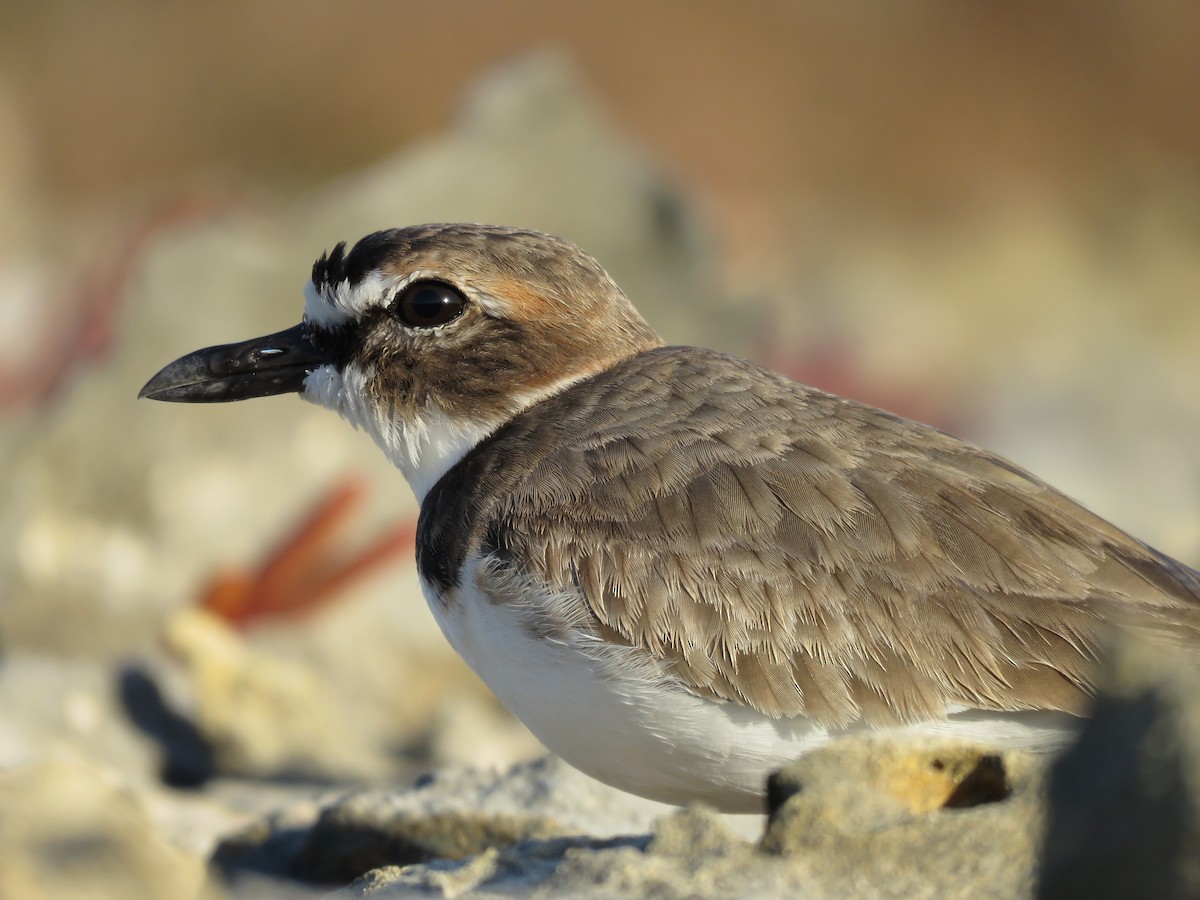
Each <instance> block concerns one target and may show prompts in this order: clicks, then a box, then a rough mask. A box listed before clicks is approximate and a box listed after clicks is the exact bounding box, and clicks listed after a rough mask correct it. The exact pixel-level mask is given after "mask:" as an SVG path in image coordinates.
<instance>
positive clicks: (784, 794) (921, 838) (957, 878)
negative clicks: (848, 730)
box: [762, 737, 1044, 897]
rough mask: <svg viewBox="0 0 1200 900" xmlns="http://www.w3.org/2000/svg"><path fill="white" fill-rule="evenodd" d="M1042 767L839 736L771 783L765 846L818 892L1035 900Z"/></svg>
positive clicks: (946, 746) (976, 752)
mask: <svg viewBox="0 0 1200 900" xmlns="http://www.w3.org/2000/svg"><path fill="white" fill-rule="evenodd" d="M1043 765H1044V763H1043V761H1041V760H1039V759H1037V758H1035V757H1032V756H1030V755H1028V754H1023V753H1018V752H999V751H996V750H991V749H987V748H980V747H977V746H973V745H970V744H963V743H960V742H956V741H952V740H948V739H933V738H912V739H904V738H889V739H886V740H885V739H881V738H872V737H863V738H858V737H856V738H850V739H847V740H840V741H836V742H834V743H831V744H830V745H828V746H827V747H824V748H822V749H820V750H818V751H816V752H814V753H810V754H808V755H807V756H805V757H804V758H803V759H802V760H800V761H799V762H797V763H795V764H794V765H792V766H790V767H788V768H787V769H784V770H783V771H782V772H780V773H778V774H777V775H775V776H773V777H772V781H771V795H772V798H773V800H774V803H775V808H774V809H773V810H772V812H771V816H770V819H769V821H768V824H767V829H766V833H765V834H764V835H763V839H762V849H763V850H764V851H766V852H769V853H775V854H780V855H784V856H790V857H792V858H794V859H796V860H797V861H799V863H800V864H801V865H803V866H804V868H805V869H806V870H807V871H808V877H809V878H810V879H811V883H813V884H819V885H821V886H822V891H821V892H820V893H819V894H818V895H819V896H853V895H856V894H858V893H859V892H861V891H868V892H872V893H876V894H877V895H880V896H884V895H886V896H895V897H911V896H965V895H978V896H1002V897H1005V896H1007V897H1017V896H1027V895H1028V893H1029V891H1030V889H1031V887H1032V884H1033V868H1034V863H1035V860H1036V851H1037V846H1038V839H1039V836H1040V834H1041V830H1042V817H1043V812H1042V806H1041V798H1040V791H1041V785H1042V781H1043V774H1044V773H1043Z"/></svg>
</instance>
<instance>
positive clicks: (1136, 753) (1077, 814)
mask: <svg viewBox="0 0 1200 900" xmlns="http://www.w3.org/2000/svg"><path fill="white" fill-rule="evenodd" d="M1049 805H1050V811H1049V820H1048V823H1047V829H1046V845H1045V856H1044V861H1043V863H1042V872H1041V881H1040V886H1039V896H1041V897H1045V898H1053V897H1063V896H1079V897H1132V896H1144V897H1197V896H1200V672H1197V670H1196V669H1195V668H1194V667H1193V666H1191V665H1188V664H1186V663H1185V662H1183V661H1182V660H1180V659H1178V658H1174V657H1171V656H1170V655H1164V654H1163V653H1162V652H1161V650H1159V649H1157V648H1152V647H1147V646H1146V645H1144V644H1140V643H1138V642H1137V641H1136V640H1132V639H1129V638H1125V639H1121V640H1118V641H1116V643H1115V644H1114V647H1113V648H1112V651H1111V654H1110V659H1109V661H1108V666H1107V672H1106V677H1105V680H1104V693H1103V694H1102V695H1101V696H1100V698H1099V700H1098V702H1097V704H1096V709H1095V715H1094V717H1093V718H1092V719H1090V720H1089V721H1088V722H1087V724H1086V725H1085V726H1084V728H1083V731H1082V732H1081V734H1080V737H1079V741H1078V743H1076V744H1075V745H1074V746H1073V747H1072V748H1071V749H1070V750H1069V751H1067V752H1066V753H1065V754H1063V756H1062V757H1061V758H1060V759H1059V760H1058V761H1057V762H1056V763H1055V765H1054V768H1053V771H1052V778H1051V783H1050V791H1049Z"/></svg>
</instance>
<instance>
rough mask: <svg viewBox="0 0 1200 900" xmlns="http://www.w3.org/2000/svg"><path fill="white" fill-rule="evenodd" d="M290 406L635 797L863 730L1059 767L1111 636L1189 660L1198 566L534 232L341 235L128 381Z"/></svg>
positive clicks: (561, 747) (1198, 640) (472, 658)
mask: <svg viewBox="0 0 1200 900" xmlns="http://www.w3.org/2000/svg"><path fill="white" fill-rule="evenodd" d="M283 393H299V394H301V395H302V396H303V397H304V398H305V399H307V400H310V401H312V402H314V403H318V404H320V405H322V406H326V407H329V408H330V409H333V410H334V411H336V412H338V413H340V414H341V415H342V416H343V417H345V418H346V419H347V420H349V422H350V423H351V424H353V425H354V426H356V427H358V428H362V429H364V430H365V431H367V432H368V433H369V434H370V435H371V436H372V437H373V438H374V439H375V441H376V442H377V443H378V444H379V446H380V447H381V448H382V450H383V452H384V453H386V454H387V456H388V457H389V459H391V460H392V462H393V463H394V464H395V465H396V466H397V468H399V469H400V471H401V472H402V473H403V474H404V476H405V478H406V479H407V480H408V483H409V484H410V485H411V486H412V489H413V491H414V493H415V494H416V496H417V499H418V501H419V502H420V504H421V513H420V521H419V526H418V538H417V564H418V568H419V573H420V579H421V585H422V588H423V590H424V593H425V597H426V599H427V600H428V602H429V606H430V608H431V609H432V610H433V614H434V616H435V617H436V618H437V621H438V623H439V624H440V626H441V628H442V631H443V632H444V634H445V635H446V638H447V639H448V640H449V642H450V643H451V644H452V645H453V647H454V648H455V650H457V651H458V652H459V653H460V654H461V655H462V656H463V658H464V659H465V660H466V661H467V663H468V664H469V665H470V666H471V668H472V669H474V670H475V671H476V672H477V673H478V674H479V676H480V677H481V678H482V679H483V680H484V681H485V682H486V683H487V684H488V685H489V686H490V687H491V689H492V690H493V691H495V693H496V695H497V696H498V697H499V698H500V700H501V701H502V702H503V703H504V704H505V705H506V706H507V707H508V708H509V709H510V710H511V711H512V712H513V713H514V714H515V715H516V716H517V717H518V718H520V719H521V720H522V721H523V722H524V723H525V724H526V725H527V726H528V727H529V729H530V730H531V731H532V732H533V733H534V734H535V735H537V737H538V738H540V739H541V740H542V742H543V743H544V744H545V745H546V746H547V747H548V748H549V749H550V750H552V751H554V752H555V753H557V754H559V755H560V756H562V757H563V758H564V759H565V760H567V761H568V762H570V763H571V764H573V765H575V766H576V767H578V768H579V769H581V770H583V771H584V772H586V773H588V774H590V775H592V776H594V777H596V778H598V779H600V780H601V781H605V782H608V783H609V784H612V785H615V786H616V787H619V788H622V789H624V790H627V791H630V792H633V793H636V794H641V795H643V796H646V797H650V798H653V799H657V800H662V801H666V802H670V803H684V802H688V801H692V800H699V801H706V802H708V803H710V804H713V805H715V806H716V807H717V808H718V809H722V810H726V811H733V812H737V811H750V810H755V809H758V808H759V807H760V805H761V802H762V801H761V798H762V795H763V793H764V779H765V777H766V775H767V774H768V773H769V772H770V771H771V770H772V769H774V768H776V767H778V766H780V765H782V764H785V763H787V762H789V761H790V760H792V759H794V758H796V757H798V756H800V755H802V754H803V753H805V752H806V751H808V750H810V749H812V748H814V747H817V746H820V745H821V744H823V743H825V742H826V741H828V740H829V739H830V738H831V737H834V736H837V735H842V734H847V733H851V732H855V731H864V730H869V731H876V730H907V731H910V732H919V733H929V734H947V735H957V736H961V737H963V738H969V739H977V740H982V741H986V742H989V743H993V744H996V743H999V744H1003V745H1004V746H1009V747H1013V746H1020V747H1028V748H1031V749H1034V750H1040V749H1046V748H1050V747H1053V746H1056V745H1058V744H1060V743H1061V742H1062V741H1063V740H1064V739H1065V738H1066V737H1067V736H1069V734H1070V733H1071V731H1072V724H1073V723H1074V722H1076V721H1078V717H1079V715H1081V714H1083V713H1084V712H1085V709H1086V702H1087V696H1088V693H1089V687H1090V683H1091V678H1092V674H1093V669H1094V664H1095V661H1096V657H1097V653H1098V646H1099V644H1100V643H1101V641H1102V637H1101V635H1102V633H1103V631H1104V630H1105V629H1106V627H1107V626H1109V625H1115V626H1119V627H1124V628H1129V629H1132V630H1134V631H1136V632H1138V633H1140V634H1141V635H1143V636H1144V637H1145V638H1146V639H1149V640H1152V641H1158V642H1161V643H1162V644H1164V645H1173V646H1175V647H1177V648H1180V649H1181V650H1185V651H1186V650H1194V649H1195V648H1196V647H1197V646H1200V573H1197V572H1196V571H1193V570H1192V569H1190V568H1188V567H1186V566H1184V565H1182V564H1180V563H1178V562H1176V561H1175V560H1173V559H1170V558H1169V557H1167V556H1164V555H1163V554H1161V553H1159V552H1157V551H1156V550H1154V549H1152V548H1151V547H1148V546H1147V545H1145V544H1143V543H1141V542H1140V541H1138V540H1136V539H1134V538H1132V537H1130V536H1129V535H1127V534H1125V533H1124V532H1122V531H1120V530H1119V529H1117V528H1116V527H1114V526H1113V525H1111V524H1109V523H1108V522H1106V521H1104V520H1103V519H1101V518H1099V517H1098V516H1096V515H1093V514H1092V513H1090V512H1088V511H1087V510H1086V509H1084V508H1083V507H1082V506H1080V505H1079V504H1077V503H1075V502H1074V501H1072V500H1070V499H1068V498H1067V497H1065V496H1064V495H1063V494H1061V493H1059V492H1058V491H1056V490H1054V489H1053V488H1051V487H1050V486H1048V485H1047V484H1045V483H1044V482H1042V481H1040V480H1038V479H1037V478H1036V477H1034V476H1033V475H1031V474H1029V473H1028V472H1026V471H1024V470H1023V469H1021V468H1019V467H1017V466H1015V465H1013V464H1012V463H1010V462H1008V461H1006V460H1004V459H1001V458H1000V457H998V456H995V455H993V454H991V453H988V452H986V451H984V450H981V449H979V448H978V447H975V446H972V445H970V444H968V443H964V442H963V441H960V440H957V439H956V438H953V437H951V436H949V435H947V434H945V433H943V432H941V431H938V430H936V429H934V428H932V427H929V426H925V425H921V424H918V423H916V422H912V421H909V420H906V419H902V418H900V417H898V416H895V415H892V414H889V413H887V412H883V411H881V410H878V409H874V408H872V407H870V406H866V405H863V404H860V403H856V402H854V401H852V400H847V399H843V398H841V397H836V396H833V395H831V394H827V393H824V392H822V391H820V390H817V389H815V388H812V387H808V386H805V385H803V384H799V383H797V382H795V381H791V380H789V379H787V378H785V377H784V376H782V375H779V374H777V373H775V372H773V371H770V370H768V369H765V368H762V367H760V366H757V365H755V364H753V363H751V362H747V361H745V360H742V359H737V358H734V357H732V356H727V355H724V354H721V353H717V352H713V351H710V350H703V349H698V348H694V347H670V346H666V345H665V343H664V341H663V340H662V339H661V338H660V337H659V336H658V335H657V334H656V333H655V332H654V331H653V330H652V329H651V328H650V326H649V325H647V323H646V322H645V320H644V319H643V318H642V317H641V316H640V315H639V314H638V312H637V311H636V310H635V309H634V307H633V305H632V304H631V303H630V301H629V300H628V299H627V298H626V296H625V294H623V293H622V291H621V290H620V288H619V287H618V286H617V285H616V284H615V283H614V282H613V281H612V279H611V278H610V277H609V276H608V275H607V274H606V273H605V271H604V270H603V269H602V268H601V267H600V266H599V265H598V264H597V263H596V262H595V261H593V260H592V259H591V258H590V257H589V256H587V255H586V254H585V253H584V252H583V251H582V250H580V249H579V248H577V247H575V246H573V245H572V244H569V243H567V242H565V241H563V240H559V239H557V238H554V237H550V236H548V235H545V234H541V233H538V232H534V231H526V230H520V229H515V228H504V227H494V226H482V225H463V224H445V225H422V226H416V227H409V228H400V229H395V230H390V231H382V232H378V233H376V234H372V235H369V236H368V237H365V238H363V239H362V240H360V241H359V242H358V243H357V244H355V245H354V247H353V249H351V250H349V252H347V251H346V247H345V245H344V244H338V245H337V247H335V248H334V250H333V251H332V252H331V253H329V254H327V255H324V256H322V257H321V258H320V259H319V260H318V261H317V262H316V264H315V265H314V266H313V269H312V279H311V281H310V282H309V283H308V285H307V287H306V289H305V311H304V318H303V322H302V324H300V325H297V326H295V327H294V328H290V329H288V330H286V331H282V332H280V333H278V334H274V335H270V336H268V337H264V338H257V339H254V340H250V341H245V342H243V343H238V344H231V345H225V346H221V347H212V348H208V349H205V350H199V351H197V352H195V353H191V354H189V355H187V356H184V357H183V358H181V359H179V360H177V361H176V362H173V363H171V364H170V365H168V366H167V367H166V368H164V369H163V370H162V371H161V372H159V373H158V374H157V375H155V376H154V378H152V379H151V380H150V382H149V383H148V384H147V385H146V386H145V387H144V388H143V389H142V392H141V396H143V397H151V398H154V399H158V400H174V401H183V402H193V403H195V402H211V401H226V400H243V399H246V398H249V397H260V396H266V395H271V394H283Z"/></svg>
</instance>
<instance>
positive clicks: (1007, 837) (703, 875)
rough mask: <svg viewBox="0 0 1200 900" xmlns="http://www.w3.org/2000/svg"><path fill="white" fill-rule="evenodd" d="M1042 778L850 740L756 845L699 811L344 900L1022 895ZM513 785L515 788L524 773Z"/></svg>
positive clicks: (934, 750) (791, 778) (816, 756)
mask: <svg viewBox="0 0 1200 900" xmlns="http://www.w3.org/2000/svg"><path fill="white" fill-rule="evenodd" d="M1042 772H1043V770H1042V764H1041V763H1040V761H1039V760H1037V759H1035V758H1034V757H1031V756H1028V755H1024V754H1020V753H1006V752H1000V751H995V750H989V749H986V748H980V747H977V746H973V745H968V744H963V743H959V742H955V741H950V740H932V739H925V738H905V737H892V738H888V739H880V738H870V737H863V738H850V739H844V740H839V741H835V742H833V743H832V744H830V745H829V746H828V747H825V748H822V749H821V750H818V751H815V752H814V753H811V754H809V755H808V756H806V757H805V758H804V759H802V760H800V761H799V762H797V763H796V764H794V765H792V766H790V767H788V768H787V769H785V770H784V771H783V772H781V773H779V774H778V775H776V776H775V777H774V779H773V781H772V789H771V794H772V800H773V804H774V808H773V810H772V813H771V816H770V819H769V821H768V823H767V827H766V831H765V833H764V834H763V835H762V838H761V840H760V841H758V842H757V843H754V842H752V841H749V840H747V839H746V837H745V836H744V834H743V832H744V831H745V826H746V824H748V823H755V820H754V819H751V818H750V817H735V816H720V815H718V814H717V813H715V812H712V811H711V810H707V809H704V808H691V809H685V810H676V811H674V812H671V813H669V814H667V815H664V816H662V817H661V818H659V819H658V820H657V821H656V822H655V823H654V824H653V825H652V827H651V830H650V833H649V834H640V833H637V832H634V831H630V832H627V833H626V834H625V836H623V837H620V838H609V839H605V838H600V837H588V838H579V837H563V838H552V839H544V840H529V841H526V842H524V843H519V844H515V845H512V846H509V847H507V848H504V847H493V848H490V849H489V850H487V851H485V852H484V853H482V854H480V855H479V856H476V857H474V858H472V859H468V860H464V861H458V862H454V861H447V860H441V861H437V862H431V863H427V864H423V865H411V866H406V867H395V866H393V867H388V868H385V869H380V870H376V871H375V872H372V873H369V874H368V875H366V876H364V877H363V878H361V879H359V880H358V881H357V882H355V883H354V884H353V885H351V886H350V887H349V888H347V889H346V890H345V891H343V892H342V893H341V894H340V895H339V896H346V897H350V896H356V897H373V898H400V897H409V896H428V894H429V893H434V894H436V895H441V896H455V897H457V896H465V897H475V898H490V897H500V896H512V895H513V894H519V895H520V896H525V897H532V898H542V897H546V898H549V897H563V896H571V897H643V896H656V897H695V898H708V897H713V898H716V897H729V896H755V897H759V896H761V897H793V896H804V897H806V898H825V897H829V898H840V897H848V896H872V897H943V896H966V895H972V896H975V895H977V896H980V897H1027V896H1029V894H1030V892H1031V890H1032V886H1033V869H1034V863H1035V855H1036V849H1037V844H1038V838H1039V836H1040V834H1041V823H1042V807H1041V803H1040V797H1041V792H1040V785H1041V783H1042ZM509 777H514V778H516V779H517V783H518V784H519V783H520V773H519V772H515V773H512V774H510V776H509ZM503 782H504V779H501V781H500V782H498V784H497V786H496V788H494V789H495V790H500V789H501V788H500V785H502V784H503ZM560 803H561V804H562V805H561V806H559V807H557V808H556V807H554V806H551V807H549V813H550V814H551V815H560V814H561V813H562V812H563V811H566V810H570V809H571V808H572V798H571V797H570V796H564V797H562V798H561V800H560ZM539 808H546V807H539Z"/></svg>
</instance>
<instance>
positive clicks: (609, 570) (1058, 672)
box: [491, 348, 1200, 726]
mask: <svg viewBox="0 0 1200 900" xmlns="http://www.w3.org/2000/svg"><path fill="white" fill-rule="evenodd" d="M587 388H588V389H587V390H586V391H584V390H569V391H567V392H565V393H564V394H563V395H561V396H559V397H557V398H555V399H552V400H550V401H546V402H544V403H542V404H539V405H538V406H537V407H535V408H534V409H533V410H530V411H528V412H527V413H525V414H524V415H523V416H522V417H521V419H523V420H524V421H522V422H520V423H519V425H518V427H516V428H515V429H509V433H507V434H504V435H502V436H501V437H500V439H499V442H500V444H501V445H503V444H504V443H505V441H507V442H508V443H509V444H510V446H508V447H507V448H505V447H504V446H501V447H500V449H498V450H494V452H500V453H510V454H513V456H519V457H520V458H521V460H522V464H521V465H517V466H516V467H515V470H514V471H517V472H518V474H516V475H511V476H509V477H507V478H506V479H505V484H504V485H503V490H499V489H498V490H497V491H496V501H495V505H494V508H493V516H492V519H491V528H492V531H493V532H502V538H503V540H502V543H503V544H504V545H505V549H506V550H507V551H508V552H510V553H512V554H513V555H514V557H515V558H516V560H517V561H519V563H520V564H521V565H523V566H528V567H530V568H532V569H533V570H534V571H536V572H538V573H539V574H540V575H541V577H543V578H544V579H545V580H546V581H547V582H549V583H550V584H552V585H555V586H557V587H559V588H561V589H563V590H568V591H569V590H572V589H576V588H577V589H578V590H579V591H580V592H581V594H582V596H583V598H585V600H586V603H587V606H588V608H589V610H590V613H591V615H592V616H593V617H594V622H595V626H596V628H597V630H598V631H599V632H601V633H603V634H605V635H606V636H608V637H610V638H616V639H619V640H621V641H623V642H625V643H627V644H629V645H631V646H633V647H636V648H640V649H641V650H643V651H644V652H645V653H647V654H649V655H650V656H652V657H654V658H656V659H658V660H660V661H661V662H662V663H663V664H664V665H665V666H666V668H667V670H668V671H669V672H670V673H671V674H672V675H673V677H675V678H676V679H678V681H679V682H680V683H682V684H683V685H685V686H686V687H687V688H688V689H690V690H691V691H693V692H695V693H697V694H699V695H702V696H707V697H712V698H716V699H720V700H728V701H734V702H737V703H743V704H747V705H749V706H752V707H754V708H755V709H757V710H760V711H762V712H763V713H766V714H768V715H770V716H776V717H783V716H795V715H806V716H809V717H811V718H813V719H815V720H817V721H819V722H820V723H822V724H825V725H829V726H837V725H845V724H847V723H850V722H853V721H857V720H860V719H864V720H867V721H871V722H909V721H916V720H920V719H928V718H931V717H938V716H941V715H944V713H945V711H946V709H947V707H948V706H951V705H956V704H961V705H965V706H968V707H976V708H985V709H996V710H1015V709H1055V710H1068V711H1077V710H1079V708H1080V706H1081V703H1082V701H1083V699H1084V697H1085V695H1086V693H1087V691H1088V687H1089V683H1090V678H1091V670H1092V664H1093V661H1094V657H1095V655H1096V650H1097V642H1098V639H1099V632H1100V630H1101V629H1102V625H1103V623H1105V622H1112V623H1118V624H1121V625H1126V626H1129V627H1133V628H1137V629H1139V630H1141V631H1144V632H1146V633H1148V634H1151V635H1153V636H1156V637H1158V638H1160V639H1165V640H1168V641H1173V642H1175V643H1177V644H1179V645H1182V646H1189V647H1196V646H1197V645H1200V576H1197V573H1195V572H1194V571H1192V570H1190V569H1188V568H1186V567H1185V566H1182V565H1180V564H1179V563H1176V562H1175V561H1173V560H1171V559H1169V558H1167V557H1164V556H1162V555H1161V554H1159V553H1157V552H1156V551H1154V550H1152V549H1151V548H1149V547H1147V546H1145V545H1143V544H1141V543H1139V542H1138V541H1136V540H1134V539H1133V538H1131V537H1129V536H1128V535H1126V534H1124V533H1123V532H1121V531H1119V530H1118V529H1116V528H1114V527H1113V526H1112V525H1110V524H1108V523H1107V522H1105V521H1103V520H1102V519H1100V518H1098V517H1097V516H1095V515H1093V514H1091V513H1089V512H1088V511H1087V510H1085V509H1083V508H1082V507H1080V506H1079V505H1078V504H1076V503H1074V502H1073V501H1071V500H1070V499H1068V498H1067V497H1064V496H1063V495H1062V494H1060V493H1058V492H1057V491H1055V490H1053V489H1052V488H1050V487H1049V486H1047V485H1046V484H1044V483H1043V482H1041V481H1039V480H1038V479H1036V478H1034V477H1033V476H1031V475H1029V474H1027V473H1025V472H1023V471H1022V470H1020V469H1018V468H1016V467H1015V466H1013V465H1011V464H1010V463H1008V462H1006V461H1004V460H1002V459H999V458H997V457H995V456H992V455H990V454H988V453H986V452H984V451H982V450H979V449H978V448H976V447H973V446H970V445H968V444H965V443H963V442H960V441H958V440H956V439H954V438H952V437H949V436H948V435H945V434H943V433H941V432H939V431H937V430H935V429H932V428H929V427H926V426H922V425H919V424H916V423H913V422H909V421H906V420H903V419H900V418H897V417H895V416H892V415H889V414H887V413H883V412H881V411H879V410H876V409H872V408H870V407H866V406H863V405H860V404H856V403H853V402H850V401H846V400H843V399H840V398H837V397H833V396H830V395H828V394H824V393H821V392H819V391H816V390H814V389H811V388H808V387H805V386H803V385H800V384H797V383H795V382H792V381H789V380H787V379H785V378H783V377H782V376H778V375H776V374H774V373H771V372H768V371H766V370H763V369H760V368H758V367H756V366H753V365H752V364H750V363H746V362H743V361H741V360H736V359H732V358H729V357H725V356H721V355H719V354H715V353H710V352H708V351H701V350H695V349H690V348H666V349H662V350H655V351H651V352H649V353H645V354H642V355H641V356H639V357H636V358H635V359H633V360H630V361H627V362H625V363H622V364H620V365H618V366H617V367H615V368H614V369H613V370H611V371H610V372H607V373H604V374H602V375H600V376H598V377H597V378H596V379H595V380H594V381H593V382H591V383H589V384H588V385H587ZM664 537H665V539H664Z"/></svg>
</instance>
